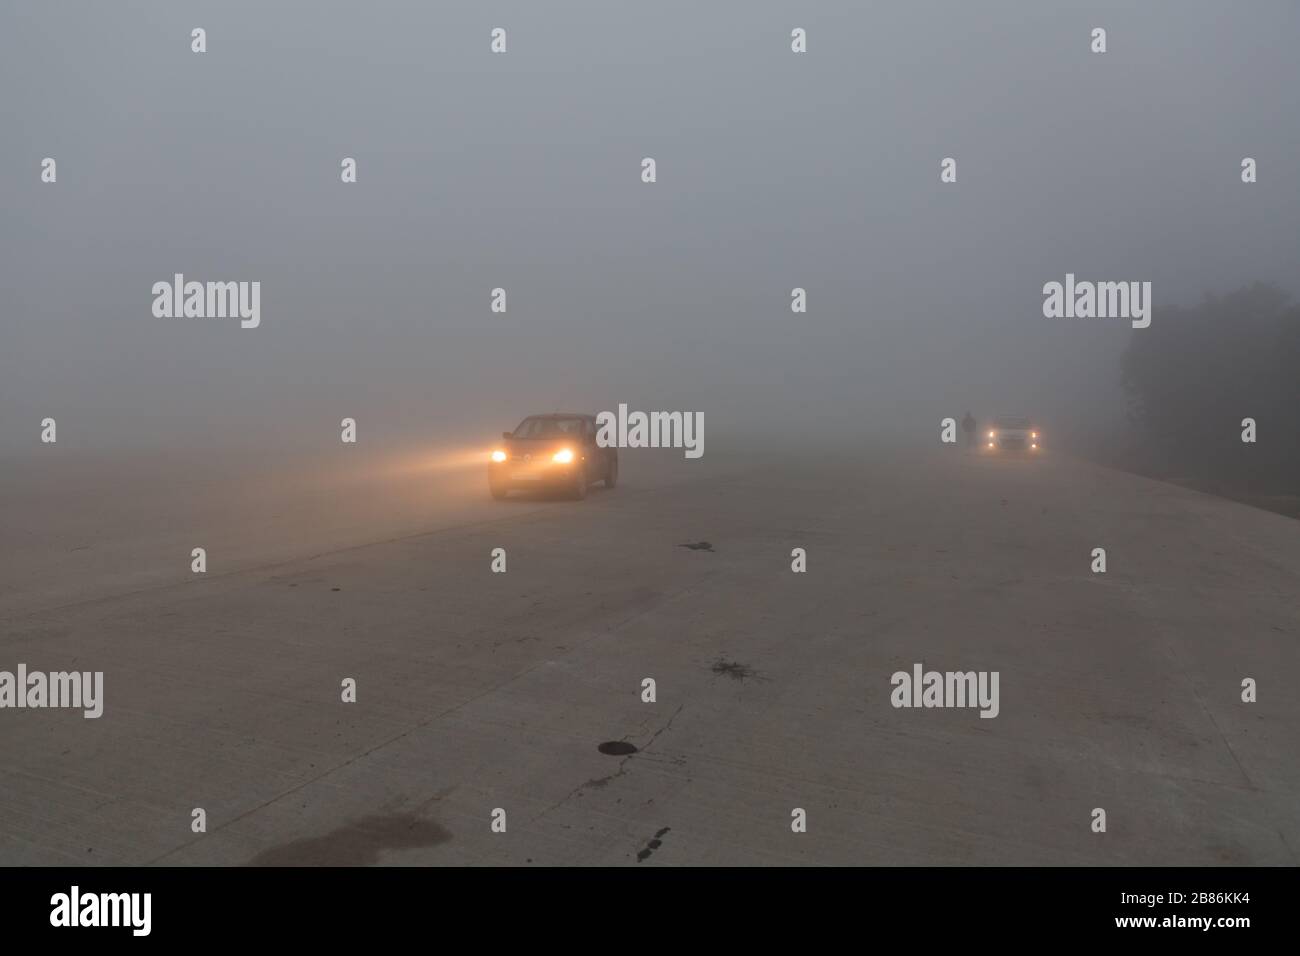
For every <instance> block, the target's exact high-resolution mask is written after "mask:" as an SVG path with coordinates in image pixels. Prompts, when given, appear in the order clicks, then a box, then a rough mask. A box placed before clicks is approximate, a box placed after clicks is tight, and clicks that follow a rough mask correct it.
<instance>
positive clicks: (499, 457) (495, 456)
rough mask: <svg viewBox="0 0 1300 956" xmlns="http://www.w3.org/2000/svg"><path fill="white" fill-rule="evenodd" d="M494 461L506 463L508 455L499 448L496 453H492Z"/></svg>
mask: <svg viewBox="0 0 1300 956" xmlns="http://www.w3.org/2000/svg"><path fill="white" fill-rule="evenodd" d="M492 460H493V461H505V460H506V453H505V452H503V451H502V450H501V449H500V448H498V449H497V450H496V451H494V452H493V453H492Z"/></svg>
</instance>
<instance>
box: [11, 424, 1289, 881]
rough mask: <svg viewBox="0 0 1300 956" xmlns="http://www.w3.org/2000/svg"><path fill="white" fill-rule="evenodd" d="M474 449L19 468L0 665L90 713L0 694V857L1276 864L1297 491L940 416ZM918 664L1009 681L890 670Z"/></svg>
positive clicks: (1282, 829)
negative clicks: (869, 428)
mask: <svg viewBox="0 0 1300 956" xmlns="http://www.w3.org/2000/svg"><path fill="white" fill-rule="evenodd" d="M471 458H472V456H469V455H468V453H467V454H466V455H462V456H457V455H454V454H453V455H449V456H448V457H447V461H446V462H445V463H444V464H445V465H446V467H437V466H435V463H431V462H424V461H420V460H409V461H406V462H404V463H403V462H394V463H392V464H391V467H386V468H385V469H380V470H375V471H372V472H370V473H359V474H357V475H355V476H351V477H340V478H338V479H337V480H334V479H330V480H326V479H325V478H322V477H320V476H319V475H318V476H317V477H316V478H315V479H308V478H305V477H303V476H302V475H294V476H290V475H279V476H277V477H275V478H274V479H273V478H270V477H268V475H267V474H263V475H261V477H259V478H239V477H238V476H237V475H235V474H234V473H233V472H232V473H231V474H230V475H228V476H226V475H213V474H212V473H211V472H209V471H204V472H202V477H201V478H200V477H197V476H198V475H199V473H198V472H197V471H196V472H195V473H194V475H191V476H190V477H189V478H188V479H178V480H175V481H164V480H163V479H161V478H159V477H158V472H159V469H158V468H157V467H145V466H143V465H139V464H137V465H134V466H131V467H133V468H135V469H136V472H135V473H134V475H133V476H128V475H127V474H126V473H127V472H128V471H130V468H128V467H127V466H122V467H121V468H120V469H118V470H117V471H112V469H109V468H108V466H106V465H104V464H103V463H98V464H96V465H95V466H93V467H91V468H79V469H75V470H72V469H68V468H66V467H64V466H63V465H48V466H46V465H43V466H42V469H43V470H42V469H31V470H28V471H23V470H22V469H17V470H11V471H9V472H7V477H6V478H5V481H6V485H5V487H4V489H3V491H4V495H3V499H2V500H3V506H2V510H0V531H2V532H3V533H2V534H0V547H2V548H3V557H2V558H0V571H2V572H3V577H0V581H3V584H2V585H0V670H8V671H13V670H15V668H16V667H17V665H18V664H19V663H24V664H26V665H27V668H28V669H29V670H42V671H57V670H68V669H76V670H87V671H97V670H102V671H103V672H104V714H103V716H102V717H100V718H99V719H85V718H83V717H82V715H81V713H80V712H74V711H68V710H32V709H23V710H16V709H5V710H0V863H3V864H64V863H80V864H110V863H114V864H154V863H159V864H172V865H189V864H219V865H240V864H375V863H378V864H395V865H417V864H418V865H424V864H517V865H529V864H532V865H555V864H631V865H638V864H639V865H644V866H651V865H691V864H713V865H716V864H1287V865H1293V864H1295V863H1296V862H1297V855H1298V854H1300V704H1298V703H1297V694H1296V688H1297V687H1298V686H1300V652H1298V646H1297V641H1298V639H1300V612H1298V611H1297V607H1298V604H1300V524H1297V523H1296V522H1295V521H1293V520H1290V519H1288V518H1285V517H1282V516H1279V515H1275V514H1271V513H1267V512H1264V511H1258V510H1254V509H1251V508H1249V507H1246V506H1244V505H1240V504H1236V503H1233V502H1229V501H1224V500H1220V499H1216V498H1211V497H1208V496H1205V495H1201V494H1197V493H1195V492H1192V491H1187V490H1183V489H1180V488H1176V487H1174V486H1171V485H1165V484H1160V483H1157V482H1154V481H1150V480H1146V479H1143V478H1138V477H1134V476H1131V475H1127V474H1123V473H1120V472H1115V471H1109V470H1104V469H1100V468H1097V467H1093V466H1090V465H1087V464H1082V463H1079V462H1074V461H1067V460H1065V459H1045V460H1042V461H1002V460H985V459H979V458H970V457H966V456H964V455H963V454H962V453H961V452H960V451H956V450H952V451H938V450H917V449H906V448H888V449H884V448H870V449H868V450H864V452H863V453H862V455H861V456H860V457H851V456H846V457H843V458H834V459H833V458H829V457H827V456H825V455H814V454H809V453H806V452H794V451H792V452H790V453H788V454H784V455H779V454H775V453H773V454H772V455H771V456H770V457H768V458H755V459H739V458H727V457H725V456H722V457H714V458H709V457H707V456H706V458H705V459H701V460H699V461H693V462H687V461H684V460H681V459H680V453H678V452H667V451H662V452H640V453H638V452H625V453H624V465H623V472H624V474H623V478H624V483H623V484H622V485H621V486H620V487H619V488H618V489H616V490H614V491H612V492H606V491H603V490H593V491H592V493H591V495H590V496H589V497H588V498H587V500H586V501H584V502H569V501H561V500H546V499H541V500H523V501H516V500H511V501H507V502H493V501H491V500H490V499H489V498H488V495H487V489H486V484H485V478H484V474H483V472H482V471H481V469H480V467H479V465H478V464H477V462H476V461H475V462H473V463H469V462H470V459H471ZM110 473H111V474H112V475H113V478H112V479H111V481H107V483H106V478H105V475H108V474H110ZM77 476H79V477H77ZM227 479H229V480H227ZM151 481H152V484H151ZM700 541H707V542H709V543H710V544H711V545H712V550H711V551H710V550H704V549H699V550H692V549H688V548H685V547H682V545H683V544H686V543H696V542H700ZM196 546H204V547H206V548H207V552H208V568H209V570H208V572H207V573H206V574H194V573H191V571H190V560H191V559H190V550H191V548H193V547H196ZM495 548H504V549H505V551H506V555H507V571H506V573H504V574H501V573H493V572H492V571H491V568H490V563H491V552H492V550H493V549H495ZM795 548H803V549H805V550H806V553H807V571H806V572H805V573H793V572H792V571H791V561H792V558H791V551H792V549H795ZM1094 548H1104V549H1105V550H1106V561H1107V570H1106V572H1105V573H1104V574H1097V573H1093V572H1092V570H1091V565H1092V563H1093V558H1092V552H1093V549H1094ZM917 663H920V664H923V665H924V668H925V669H927V670H928V669H937V670H939V671H987V672H993V671H996V672H998V675H999V685H998V687H999V707H998V709H999V712H998V715H997V716H996V717H995V718H991V719H990V718H981V717H980V716H979V712H978V711H977V710H975V709H971V708H951V709H945V708H930V709H927V708H920V709H914V708H895V707H893V706H892V705H891V699H890V698H891V691H892V690H893V687H892V686H891V675H893V674H894V673H895V672H896V671H908V672H910V671H911V669H912V667H913V665H914V664H917ZM347 678H351V679H353V680H355V682H356V702H355V703H345V702H343V700H342V699H341V697H342V690H341V686H342V682H343V681H344V680H345V679H347ZM646 678H651V679H653V680H654V682H655V693H656V699H655V701H654V702H653V703H647V702H643V700H642V687H643V681H644V680H645V679H646ZM1245 678H1252V679H1254V680H1255V681H1256V682H1257V685H1258V691H1257V692H1258V700H1257V702H1254V703H1243V701H1242V699H1241V697H1242V681H1243V679H1245ZM606 742H625V743H629V744H631V745H633V746H634V747H635V748H636V752H635V753H633V754H631V755H627V756H617V755H606V754H603V753H601V752H600V751H599V750H598V749H597V748H598V745H600V744H602V743H606ZM196 808H201V809H202V810H203V811H204V812H205V814H206V832H204V833H197V832H194V830H193V827H192V820H193V818H194V811H195V809H196ZM796 808H799V809H802V810H803V811H805V813H806V821H807V830H806V832H804V833H796V832H793V830H792V826H791V824H792V820H793V819H794V817H793V816H792V814H793V812H794V811H795V810H796ZM1095 808H1102V809H1104V810H1105V814H1106V830H1105V832H1104V833H1097V832H1094V831H1093V820H1094V812H1093V811H1094V809H1095ZM498 809H500V810H503V811H504V819H505V832H503V833H499V832H494V830H493V819H494V811H496V810H498ZM497 817H498V819H499V818H500V814H497Z"/></svg>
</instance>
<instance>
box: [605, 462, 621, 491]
mask: <svg viewBox="0 0 1300 956" xmlns="http://www.w3.org/2000/svg"><path fill="white" fill-rule="evenodd" d="M616 484H618V459H617V458H611V459H610V460H609V470H608V471H607V472H605V487H606V488H613V487H614V486H615V485H616Z"/></svg>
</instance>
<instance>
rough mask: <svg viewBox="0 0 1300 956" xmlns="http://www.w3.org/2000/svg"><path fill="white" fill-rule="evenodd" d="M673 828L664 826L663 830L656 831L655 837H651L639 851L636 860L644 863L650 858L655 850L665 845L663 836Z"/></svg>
mask: <svg viewBox="0 0 1300 956" xmlns="http://www.w3.org/2000/svg"><path fill="white" fill-rule="evenodd" d="M671 829H672V827H664V828H663V829H662V830H660V831H659V832H658V833H656V834H655V835H654V838H653V839H651V840H650V842H649V843H647V844H646V845H645V848H644V849H642V850H641V851H640V852H639V853H637V855H636V861H637V862H638V863H643V862H645V861H646V860H648V859H649V858H650V854H651V853H653V852H654V851H655V850H657V849H659V848H660V847H661V846H663V845H664V841H663V836H664V834H665V833H667V832H668V831H669V830H671Z"/></svg>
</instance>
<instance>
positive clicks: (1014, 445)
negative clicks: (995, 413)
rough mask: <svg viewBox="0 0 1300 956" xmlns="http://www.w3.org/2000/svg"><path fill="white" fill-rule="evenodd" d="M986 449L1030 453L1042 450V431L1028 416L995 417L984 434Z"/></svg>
mask: <svg viewBox="0 0 1300 956" xmlns="http://www.w3.org/2000/svg"><path fill="white" fill-rule="evenodd" d="M983 445H984V451H985V452H987V453H989V454H1003V453H1015V454H1029V455H1035V454H1038V453H1039V452H1040V451H1041V450H1042V447H1043V445H1042V432H1041V430H1040V429H1039V428H1038V426H1037V425H1034V424H1033V423H1032V422H1030V420H1029V419H1028V418H1019V417H1016V416H1012V415H1005V416H1002V417H999V418H995V419H993V424H992V425H990V426H989V427H988V429H986V430H985V433H984V436H983Z"/></svg>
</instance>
